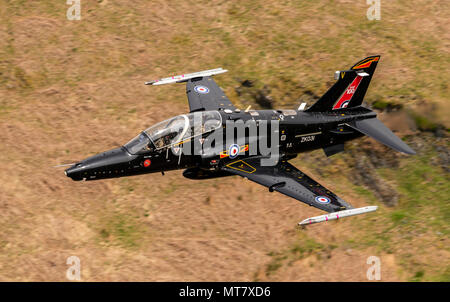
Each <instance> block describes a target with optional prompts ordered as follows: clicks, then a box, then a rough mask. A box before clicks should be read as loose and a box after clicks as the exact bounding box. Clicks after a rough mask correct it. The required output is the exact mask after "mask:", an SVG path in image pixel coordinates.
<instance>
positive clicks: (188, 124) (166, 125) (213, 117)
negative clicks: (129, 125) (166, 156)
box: [125, 111, 222, 154]
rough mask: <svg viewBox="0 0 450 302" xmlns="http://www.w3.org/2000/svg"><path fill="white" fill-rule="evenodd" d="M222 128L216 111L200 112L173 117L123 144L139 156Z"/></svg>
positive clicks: (220, 119) (220, 118)
mask: <svg viewBox="0 0 450 302" xmlns="http://www.w3.org/2000/svg"><path fill="white" fill-rule="evenodd" d="M221 126H222V116H221V115H220V113H219V112H218V111H201V112H193V113H189V114H183V115H178V116H175V117H173V118H171V119H168V120H165V121H163V122H159V123H157V124H156V125H153V126H152V127H150V128H148V129H147V130H144V131H142V132H141V134H139V135H138V136H137V137H135V138H134V139H132V140H131V141H129V142H128V143H127V144H125V148H126V149H127V150H128V152H130V153H131V154H140V153H145V152H148V151H153V150H159V149H163V148H166V147H171V146H174V145H176V144H179V143H181V142H183V141H185V140H187V139H190V138H192V137H194V136H200V135H203V134H204V133H207V132H211V131H214V130H215V129H217V128H220V127H221Z"/></svg>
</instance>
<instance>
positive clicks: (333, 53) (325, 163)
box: [0, 0, 450, 281]
mask: <svg viewBox="0 0 450 302" xmlns="http://www.w3.org/2000/svg"><path fill="white" fill-rule="evenodd" d="M81 2H82V14H81V17H82V20H80V21H68V20H67V19H66V10H67V8H68V6H67V5H66V4H65V1H32V2H30V1H23V0H17V1H2V2H0V126H1V129H2V131H0V141H1V142H2V143H1V144H0V162H1V164H2V171H1V172H0V208H1V211H0V227H1V228H2V230H3V232H2V234H1V235H0V280H65V272H66V269H67V265H66V259H67V257H69V256H71V255H76V256H78V257H80V259H81V263H82V278H83V280H105V281H107V280H163V281H164V280H280V281H281V280H286V281H290V280H315V281H320V280H327V281H332V280H339V281H350V280H355V281H358V280H361V281H365V280H366V270H367V267H368V265H367V264H366V259H367V257H368V256H370V255H375V256H379V257H380V258H381V261H382V280H384V281H388V280H401V281H423V280H424V281H429V280H437V281H443V280H445V281H449V279H450V268H449V266H448V263H449V259H450V257H449V252H450V251H449V248H448V247H449V223H448V221H449V218H450V206H449V197H448V196H450V192H449V189H448V188H449V174H448V172H449V168H448V162H449V140H448V130H447V129H448V128H449V127H450V120H449V118H448V116H449V113H450V112H449V107H448V95H449V90H450V88H449V86H448V83H449V81H450V73H449V72H447V70H448V68H449V67H450V53H449V52H450V44H449V43H450V36H449V31H448V15H449V13H450V12H449V9H448V5H447V3H446V2H445V1H426V0H419V1H415V2H414V3H412V2H411V1H406V0H398V1H382V7H381V9H382V11H381V18H382V19H381V20H380V21H368V20H367V18H366V10H367V5H366V4H365V1H344V0H339V1H338V0H334V1H256V0H250V1H245V2H242V1H178V0H175V1H170V2H167V1H151V3H150V2H149V1H141V0H135V1H107V0H99V1H85V0H81ZM373 54H380V55H381V56H382V57H381V61H380V63H379V65H378V69H377V71H376V74H375V76H374V79H373V81H372V84H371V87H370V88H369V91H368V94H367V97H366V102H367V103H368V104H371V105H373V106H374V107H375V108H378V109H379V110H380V113H381V115H380V116H381V118H382V120H383V121H384V122H386V124H388V125H389V126H390V127H391V128H392V129H394V130H395V131H396V132H397V133H398V134H399V135H400V136H402V137H403V138H404V139H405V140H406V142H408V144H410V145H411V146H412V147H413V148H414V149H415V150H416V151H418V155H417V156H413V157H406V156H402V155H398V154H395V153H394V152H393V151H388V150H387V149H386V148H384V147H382V146H380V145H379V144H377V143H375V142H373V141H371V140H369V139H362V140H359V141H356V142H354V143H351V144H349V145H348V146H346V147H347V152H346V153H345V154H339V155H336V156H334V157H331V158H326V157H325V156H324V155H323V153H322V152H321V151H317V152H312V153H310V154H303V155H301V156H299V157H298V158H297V159H295V160H293V164H295V165H296V166H297V167H299V168H300V169H302V170H304V171H305V172H306V173H308V174H309V175H311V176H312V177H314V178H315V179H317V180H318V181H320V182H321V183H323V184H324V185H326V186H327V187H329V188H330V189H332V190H333V191H335V192H336V193H337V194H339V195H340V196H341V197H343V198H344V199H346V200H348V201H349V202H351V203H352V204H353V205H355V206H363V205H368V204H375V205H378V206H379V211H378V212H376V213H374V214H369V215H366V216H364V217H355V218H351V219H347V220H343V221H339V222H337V223H334V222H333V223H328V224H324V225H319V226H313V227H311V228H308V229H305V230H302V229H296V227H295V226H296V224H297V222H298V221H300V220H302V219H303V218H305V217H309V216H315V215H318V214H319V213H320V212H319V211H318V210H316V209H312V208H309V207H305V206H304V205H302V204H300V203H299V202H298V201H296V200H293V199H290V198H287V197H285V196H282V195H280V194H276V193H274V194H269V193H268V192H267V190H266V189H265V188H262V187H260V186H258V185H256V184H253V183H250V182H245V181H243V180H242V179H240V178H237V177H232V178H227V179H223V180H217V179H215V180H208V181H204V182H195V181H192V180H188V179H185V178H183V177H182V176H181V173H180V171H176V172H171V173H166V175H165V176H161V175H157V174H155V175H144V176H139V177H131V178H124V179H114V180H105V181H99V182H89V183H79V182H72V181H71V180H69V179H68V178H66V177H65V176H64V174H63V173H62V170H58V169H55V168H52V166H54V165H57V164H60V163H69V162H73V161H76V160H80V159H82V158H85V157H87V156H89V155H93V154H95V153H98V152H100V151H103V150H106V149H109V148H113V147H116V146H119V145H121V144H123V143H125V142H126V141H128V140H129V139H131V138H132V137H133V136H135V135H136V134H137V133H138V132H139V131H140V130H142V129H144V128H146V127H148V126H150V125H151V124H153V123H155V122H157V121H160V120H163V119H165V118H168V117H170V116H172V115H176V114H180V113H182V112H186V111H187V109H188V107H187V101H186V96H185V91H184V86H183V85H168V86H160V87H146V86H144V85H143V82H144V81H146V80H151V79H155V78H159V77H163V76H168V75H171V74H179V73H187V72H193V71H198V70H204V69H209V68H215V67H223V68H226V69H228V70H229V72H228V73H226V74H223V75H221V76H219V77H217V78H216V80H217V82H218V83H219V84H220V85H221V86H222V87H223V88H224V90H225V92H226V93H227V95H228V96H229V97H230V98H231V99H232V101H233V102H234V103H235V104H236V105H237V106H238V107H241V108H245V107H247V106H248V105H252V106H253V108H258V102H257V100H256V99H255V98H254V96H255V94H257V93H262V94H264V95H265V96H266V97H269V98H270V99H271V100H272V102H273V106H274V107H282V108H295V107H297V106H298V104H299V103H300V102H301V101H302V100H307V101H308V102H309V103H311V102H312V101H313V100H314V98H315V97H317V96H320V95H321V94H322V93H324V91H325V90H326V89H327V88H328V87H329V86H330V85H331V84H332V82H333V77H332V76H333V72H334V71H335V70H339V69H346V68H348V67H350V66H351V65H353V64H354V63H355V62H357V61H358V60H360V59H361V58H363V57H366V56H368V55H373ZM243 80H250V81H252V82H253V83H254V87H252V88H251V89H250V90H249V91H247V90H245V89H244V92H243V93H242V91H243V90H242V87H241V82H242V81H243ZM325 167H326V168H325ZM380 192H381V193H380ZM393 200H395V202H393V204H389V201H393Z"/></svg>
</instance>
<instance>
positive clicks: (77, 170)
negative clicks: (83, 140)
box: [64, 163, 84, 180]
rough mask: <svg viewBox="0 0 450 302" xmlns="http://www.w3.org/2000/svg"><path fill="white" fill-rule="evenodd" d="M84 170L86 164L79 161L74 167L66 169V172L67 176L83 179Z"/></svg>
mask: <svg viewBox="0 0 450 302" xmlns="http://www.w3.org/2000/svg"><path fill="white" fill-rule="evenodd" d="M83 170H84V165H83V164H82V163H77V164H75V165H73V166H72V167H70V168H68V169H66V170H65V171H64V174H66V176H67V177H70V178H72V179H73V180H82V179H83V178H82V177H81V172H82V171H83Z"/></svg>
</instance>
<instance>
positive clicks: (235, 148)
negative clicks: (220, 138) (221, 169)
mask: <svg viewBox="0 0 450 302" xmlns="http://www.w3.org/2000/svg"><path fill="white" fill-rule="evenodd" d="M239 151H240V148H239V145H236V144H233V145H231V146H230V149H229V150H228V155H229V156H230V158H235V157H236V156H238V154H239Z"/></svg>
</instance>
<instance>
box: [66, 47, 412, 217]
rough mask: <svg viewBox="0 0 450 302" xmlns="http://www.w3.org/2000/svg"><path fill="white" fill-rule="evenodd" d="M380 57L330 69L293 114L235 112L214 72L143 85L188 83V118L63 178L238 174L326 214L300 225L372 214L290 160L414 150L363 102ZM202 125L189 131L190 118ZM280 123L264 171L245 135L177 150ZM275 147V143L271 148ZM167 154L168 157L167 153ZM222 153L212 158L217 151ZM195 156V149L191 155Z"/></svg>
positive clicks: (90, 160)
mask: <svg viewBox="0 0 450 302" xmlns="http://www.w3.org/2000/svg"><path fill="white" fill-rule="evenodd" d="M379 60H380V56H371V57H368V58H365V59H363V60H361V61H359V62H358V63H356V64H355V65H353V66H352V67H351V68H350V69H348V70H344V71H336V72H335V79H336V83H335V84H334V85H333V86H332V87H331V88H330V89H329V90H328V91H327V92H326V93H325V94H324V95H323V96H322V97H321V98H320V99H319V100H318V101H317V102H316V103H314V104H313V105H312V106H310V107H309V108H307V109H306V110H305V109H304V107H305V104H302V105H300V107H299V108H297V109H296V110H292V109H291V110H249V109H250V108H247V109H246V110H240V109H238V108H236V107H235V106H234V105H233V104H232V103H231V102H230V100H229V99H228V98H227V96H226V95H225V94H224V92H223V91H222V89H221V88H220V87H219V86H218V85H217V84H216V82H215V81H214V80H213V79H212V76H213V75H216V74H220V73H223V72H226V70H224V69H221V68H218V69H213V70H207V71H202V72H197V73H192V74H185V75H180V76H174V77H169V78H164V79H160V80H157V81H151V82H146V83H145V84H146V85H162V84H169V83H186V93H187V98H188V102H189V109H190V113H187V114H182V115H179V116H176V117H173V118H170V119H168V120H165V121H162V122H160V123H157V124H156V125H154V126H152V127H150V128H148V129H146V130H144V131H142V132H141V133H140V134H139V135H138V136H137V137H136V138H134V139H133V140H131V141H130V142H128V143H127V144H125V145H123V146H122V147H120V148H116V149H113V150H110V151H106V152H103V153H100V154H97V155H94V156H92V157H89V158H87V159H85V160H82V161H80V162H78V163H76V164H74V165H73V166H71V167H70V168H68V169H67V170H66V171H65V173H66V175H67V176H68V177H70V178H72V179H73V180H99V179H105V178H114V177H124V176H131V175H138V174H146V173H153V172H161V173H163V174H164V171H169V170H176V169H184V172H183V175H184V176H185V177H187V178H190V179H208V178H215V177H225V176H230V175H239V176H241V177H244V178H247V179H249V180H252V181H254V182H256V183H258V184H260V185H263V186H266V187H267V188H268V189H269V191H270V192H273V191H277V192H280V193H282V194H285V195H287V196H290V197H292V198H295V199H297V200H299V201H301V202H304V203H306V204H308V205H310V206H313V207H316V208H319V209H321V210H324V211H326V212H328V213H329V214H326V215H321V216H317V217H312V218H308V219H305V220H304V221H302V222H301V223H299V224H300V225H306V224H312V223H316V222H321V221H328V220H333V219H338V218H342V217H346V216H352V215H357V214H361V213H366V212H371V211H375V210H376V208H377V207H376V206H367V207H363V208H356V209H355V208H353V207H352V206H351V205H350V204H348V203H347V202H345V201H344V200H342V199H341V198H340V197H338V196H336V195H335V194H334V193H332V192H331V191H330V190H328V189H326V188H325V187H323V186H322V185H320V184H319V183H317V182H316V181H314V180H313V179H312V178H310V177H309V176H307V175H306V174H304V173H303V172H302V171H300V170H299V169H297V168H296V167H294V166H293V165H291V164H290V163H289V162H288V160H290V159H292V158H294V157H296V156H297V154H298V153H301V152H307V151H311V150H315V149H323V150H324V152H325V154H326V156H331V155H334V154H336V153H339V152H342V151H344V144H345V142H347V141H350V140H353V139H356V138H359V137H361V136H364V135H367V136H370V137H372V138H373V139H375V140H377V141H379V142H380V143H382V144H385V145H386V146H388V147H390V148H392V149H394V150H397V151H400V152H403V153H406V154H415V152H414V151H413V150H412V149H411V148H410V147H409V146H408V145H406V144H405V143H404V142H403V141H402V140H401V139H399V138H398V137H397V136H396V135H394V134H393V133H392V132H391V131H390V130H389V129H388V128H387V127H386V126H384V125H383V124H382V123H381V122H380V121H379V120H378V119H377V118H376V113H375V112H373V111H372V110H370V109H368V108H366V107H363V106H362V101H363V99H364V96H365V94H366V91H367V88H368V87H369V84H370V81H371V80H372V76H373V74H374V71H375V69H376V67H377V64H378V62H379ZM196 116H197V117H199V116H200V121H201V122H200V125H197V126H195V125H194V124H195V121H194V120H195V117H196ZM274 120H275V121H278V122H279V124H278V129H277V131H278V132H279V133H278V134H279V136H278V137H279V141H278V142H276V143H277V144H278V147H279V152H278V155H277V158H276V164H274V165H269V166H268V165H262V164H261V159H262V158H264V156H267V154H266V155H262V154H261V153H260V152H259V151H258V152H257V153H256V154H250V152H249V143H252V140H253V142H256V141H258V140H259V139H260V137H258V135H256V136H255V135H253V136H252V135H251V134H249V133H247V132H246V133H245V137H244V143H243V144H242V145H239V144H236V143H235V142H233V143H231V144H228V143H227V142H225V140H224V142H223V145H219V146H215V148H214V150H215V151H214V152H213V151H211V150H212V149H206V150H205V149H203V150H202V151H201V152H197V153H195V152H192V153H191V154H185V153H184V152H181V151H180V149H183V150H184V148H185V147H186V146H188V145H189V144H190V145H192V146H190V147H189V148H191V150H192V149H195V148H196V147H194V146H193V145H194V144H193V142H195V141H197V142H199V144H197V145H200V146H201V145H202V144H204V142H205V140H208V137H210V135H211V134H212V133H214V132H215V131H219V130H220V131H223V130H224V129H225V128H226V127H227V123H226V122H227V121H244V122H245V121H254V122H255V123H256V125H257V127H259V125H260V124H262V122H267V123H268V122H269V121H274ZM271 143H273V142H271ZM169 149H170V151H169ZM218 149H219V150H220V151H221V152H216V151H217V150H218ZM194 151H195V150H194Z"/></svg>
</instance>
